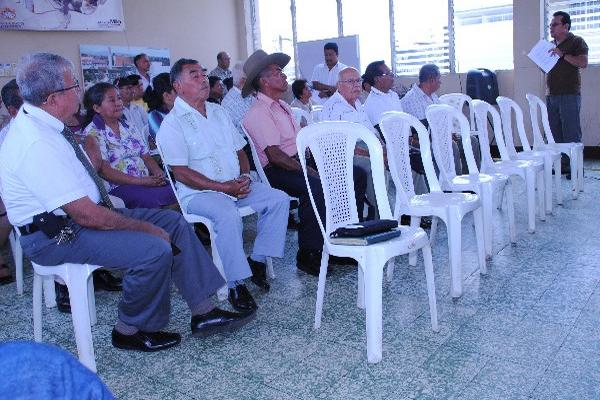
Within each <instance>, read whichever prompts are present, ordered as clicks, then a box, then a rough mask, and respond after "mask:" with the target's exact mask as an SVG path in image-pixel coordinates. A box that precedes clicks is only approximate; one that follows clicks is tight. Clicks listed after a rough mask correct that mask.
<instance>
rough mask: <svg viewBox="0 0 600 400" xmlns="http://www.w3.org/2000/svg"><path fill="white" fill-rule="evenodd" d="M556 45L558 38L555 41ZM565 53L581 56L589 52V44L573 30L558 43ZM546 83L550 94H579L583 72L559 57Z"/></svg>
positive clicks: (547, 75) (547, 76)
mask: <svg viewBox="0 0 600 400" xmlns="http://www.w3.org/2000/svg"><path fill="white" fill-rule="evenodd" d="M554 44H555V45H556V40H555V41H554ZM556 47H558V48H559V49H560V50H561V51H562V52H563V53H564V54H565V55H572V56H581V55H587V54H588V45H587V43H585V40H583V39H582V38H581V37H579V36H575V35H573V34H572V33H571V32H569V33H568V34H567V37H566V38H565V40H563V41H562V42H561V43H560V44H558V45H556ZM546 84H547V87H548V94H549V95H550V96H560V95H577V94H580V92H581V74H580V72H579V68H578V67H576V66H574V65H573V64H571V63H569V62H568V61H567V60H565V58H564V56H563V57H561V58H559V59H558V61H557V63H556V65H555V66H554V68H552V69H551V70H550V71H549V72H548V74H546Z"/></svg>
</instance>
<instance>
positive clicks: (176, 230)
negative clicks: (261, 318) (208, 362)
mask: <svg viewBox="0 0 600 400" xmlns="http://www.w3.org/2000/svg"><path fill="white" fill-rule="evenodd" d="M115 211H117V212H120V213H121V214H123V215H125V216H128V217H130V218H134V219H138V220H143V221H147V222H150V223H152V224H154V225H156V226H159V227H161V228H163V229H164V230H165V231H167V232H168V233H169V235H170V236H171V241H172V242H173V243H174V244H175V245H176V246H177V247H178V248H179V249H180V250H181V253H179V254H178V255H176V256H173V252H172V250H171V246H170V244H169V243H167V242H166V241H165V240H163V239H161V238H159V237H157V236H154V235H150V234H148V233H143V232H136V231H122V230H120V231H117V230H110V231H101V230H96V229H89V228H83V227H81V226H80V225H78V224H75V223H74V222H73V221H71V222H72V226H73V230H74V232H75V239H74V240H72V241H71V242H70V243H65V244H61V245H57V244H56V242H55V241H54V240H52V239H49V238H48V237H46V236H45V235H44V234H43V233H42V232H35V233H33V234H30V235H25V236H22V237H21V246H22V247H23V253H24V254H25V255H26V256H27V257H28V258H29V259H31V260H32V261H33V262H35V263H37V264H40V265H45V266H52V265H60V264H64V263H76V264H86V263H89V264H94V265H101V266H103V267H104V268H106V269H108V270H119V271H122V272H123V273H124V276H123V294H122V298H121V301H120V303H119V319H120V320H121V321H123V322H124V323H126V324H128V325H132V326H135V327H136V328H138V329H140V330H142V331H147V332H155V331H158V330H160V329H162V328H164V327H165V326H166V325H167V324H168V323H169V312H170V289H171V281H172V282H173V283H174V284H175V286H176V287H177V289H178V290H179V292H180V293H181V295H182V297H183V298H184V299H185V301H186V302H187V304H188V306H189V307H190V308H194V307H195V306H197V305H199V304H200V303H202V302H203V301H205V300H206V299H207V298H208V297H209V296H210V295H212V294H213V293H215V292H216V291H217V289H218V288H220V287H221V286H223V284H224V281H223V278H221V274H219V271H218V270H217V268H216V267H215V265H214V264H213V262H212V260H211V259H210V257H209V256H208V254H207V253H206V250H204V247H202V245H201V244H200V242H199V241H198V239H197V238H196V234H195V233H194V230H193V229H192V228H191V226H190V225H189V224H188V223H187V222H186V221H185V219H184V218H183V217H182V216H181V214H179V213H177V212H174V211H169V210H157V209H143V208H137V209H118V210H115Z"/></svg>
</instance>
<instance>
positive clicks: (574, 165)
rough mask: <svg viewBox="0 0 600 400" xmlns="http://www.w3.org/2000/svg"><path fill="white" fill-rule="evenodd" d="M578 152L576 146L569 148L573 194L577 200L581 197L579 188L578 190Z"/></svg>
mask: <svg viewBox="0 0 600 400" xmlns="http://www.w3.org/2000/svg"><path fill="white" fill-rule="evenodd" d="M577 153H578V151H577V148H576V147H571V149H570V150H569V164H570V165H571V192H572V193H571V195H572V196H573V199H575V200H577V197H579V190H577V188H578V186H579V183H578V180H579V156H578V154H577Z"/></svg>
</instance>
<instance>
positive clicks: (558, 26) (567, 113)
mask: <svg viewBox="0 0 600 400" xmlns="http://www.w3.org/2000/svg"><path fill="white" fill-rule="evenodd" d="M570 30H571V17H570V16H569V14H567V13H566V12H564V11H558V12H555V13H554V15H553V17H552V21H551V22H550V36H552V38H553V39H554V44H555V45H556V47H555V48H553V49H551V50H550V52H551V53H552V54H556V55H557V56H558V57H559V59H558V62H557V63H556V65H555V66H554V68H552V69H551V70H550V72H548V74H547V75H546V83H547V93H548V94H547V96H546V105H547V107H548V120H549V122H550V130H552V136H554V140H556V142H558V143H569V142H581V123H580V121H579V110H580V108H581V75H580V73H579V70H580V69H581V68H585V67H587V65H588V46H587V44H586V43H585V41H584V40H583V39H582V38H581V37H579V36H575V35H574V34H572V33H571V32H570ZM570 169H571V168H570V165H569V161H568V157H567V156H566V155H563V157H562V172H563V173H565V174H567V176H568V175H569V174H570V172H571V171H570Z"/></svg>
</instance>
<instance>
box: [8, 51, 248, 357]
mask: <svg viewBox="0 0 600 400" xmlns="http://www.w3.org/2000/svg"><path fill="white" fill-rule="evenodd" d="M17 83H18V85H19V88H20V89H21V96H22V97H23V99H24V100H25V103H24V104H23V106H22V107H21V109H20V111H19V113H18V114H17V116H16V118H15V119H14V121H13V123H12V125H11V128H10V130H9V132H8V134H7V136H6V140H5V142H4V144H3V146H2V149H0V183H1V189H2V194H3V200H4V202H5V204H6V210H7V212H8V218H9V220H10V221H11V222H12V223H13V225H15V226H16V227H17V228H18V229H19V231H20V232H21V239H20V242H21V246H22V248H23V253H24V254H25V255H26V256H27V257H28V258H29V259H31V260H32V261H34V262H35V263H38V264H41V265H46V266H54V265H60V264H64V263H76V264H83V263H90V264H95V265H101V266H103V267H105V268H107V269H111V270H112V269H114V270H121V271H122V272H123V273H124V276H123V296H122V298H121V301H120V303H119V314H118V319H117V322H116V324H115V327H114V329H113V331H112V344H113V346H115V347H118V348H122V349H129V350H139V351H159V350H163V349H166V348H169V347H172V346H175V345H177V344H179V342H180V340H181V336H180V335H179V334H178V333H174V332H164V331H162V329H164V328H165V327H166V326H167V324H168V323H169V313H170V292H171V283H174V284H175V286H176V287H177V289H178V290H179V293H181V295H182V297H183V298H184V299H185V300H186V302H187V304H188V306H189V308H190V310H191V314H192V319H191V328H192V334H193V335H194V336H207V335H212V334H215V333H218V332H225V331H230V330H232V329H234V328H237V327H240V326H242V325H244V324H245V323H247V322H248V321H249V320H251V319H252V318H253V316H254V315H255V314H254V313H250V314H238V313H231V312H228V311H223V310H220V309H218V308H215V306H214V305H213V303H212V301H211V300H210V296H211V295H213V294H214V293H215V292H216V291H217V289H218V288H219V287H220V286H221V285H223V283H224V282H223V279H222V278H221V276H220V274H219V272H218V270H217V269H216V267H215V265H214V264H213V263H212V261H211V260H210V258H209V256H208V254H207V253H206V251H205V250H204V248H203V247H202V245H201V244H200V242H199V241H198V239H197V238H196V235H195V233H194V231H193V229H192V228H191V227H190V225H189V224H188V223H187V222H186V221H185V219H183V217H182V216H181V214H178V213H176V212H174V211H169V210H150V209H115V208H113V206H112V203H111V201H110V198H109V197H108V193H107V192H106V189H105V188H104V186H103V184H102V181H101V179H100V177H99V176H98V174H97V173H96V171H95V170H94V167H93V166H92V165H91V163H90V162H89V160H88V159H87V158H86V156H85V153H84V152H83V150H81V148H80V147H79V146H78V144H77V142H76V141H75V139H74V138H73V133H72V132H71V131H70V130H69V129H68V128H66V126H65V123H64V122H65V121H66V120H67V119H68V118H69V117H70V116H71V115H73V114H74V113H75V112H76V111H77V109H78V107H79V93H80V90H81V89H80V86H79V83H78V82H77V80H76V79H75V77H74V75H73V64H71V62H69V61H68V60H66V59H65V58H63V57H61V56H59V55H56V54H49V53H37V54H33V55H29V56H26V57H24V58H23V59H22V61H21V63H20V64H19V67H18V69H17ZM58 209H62V211H64V213H65V214H66V215H58V214H56V213H55V211H57V210H58ZM57 238H59V239H57ZM71 306H73V307H81V304H76V303H73V304H71ZM80 311H81V312H87V311H88V310H83V309H80Z"/></svg>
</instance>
